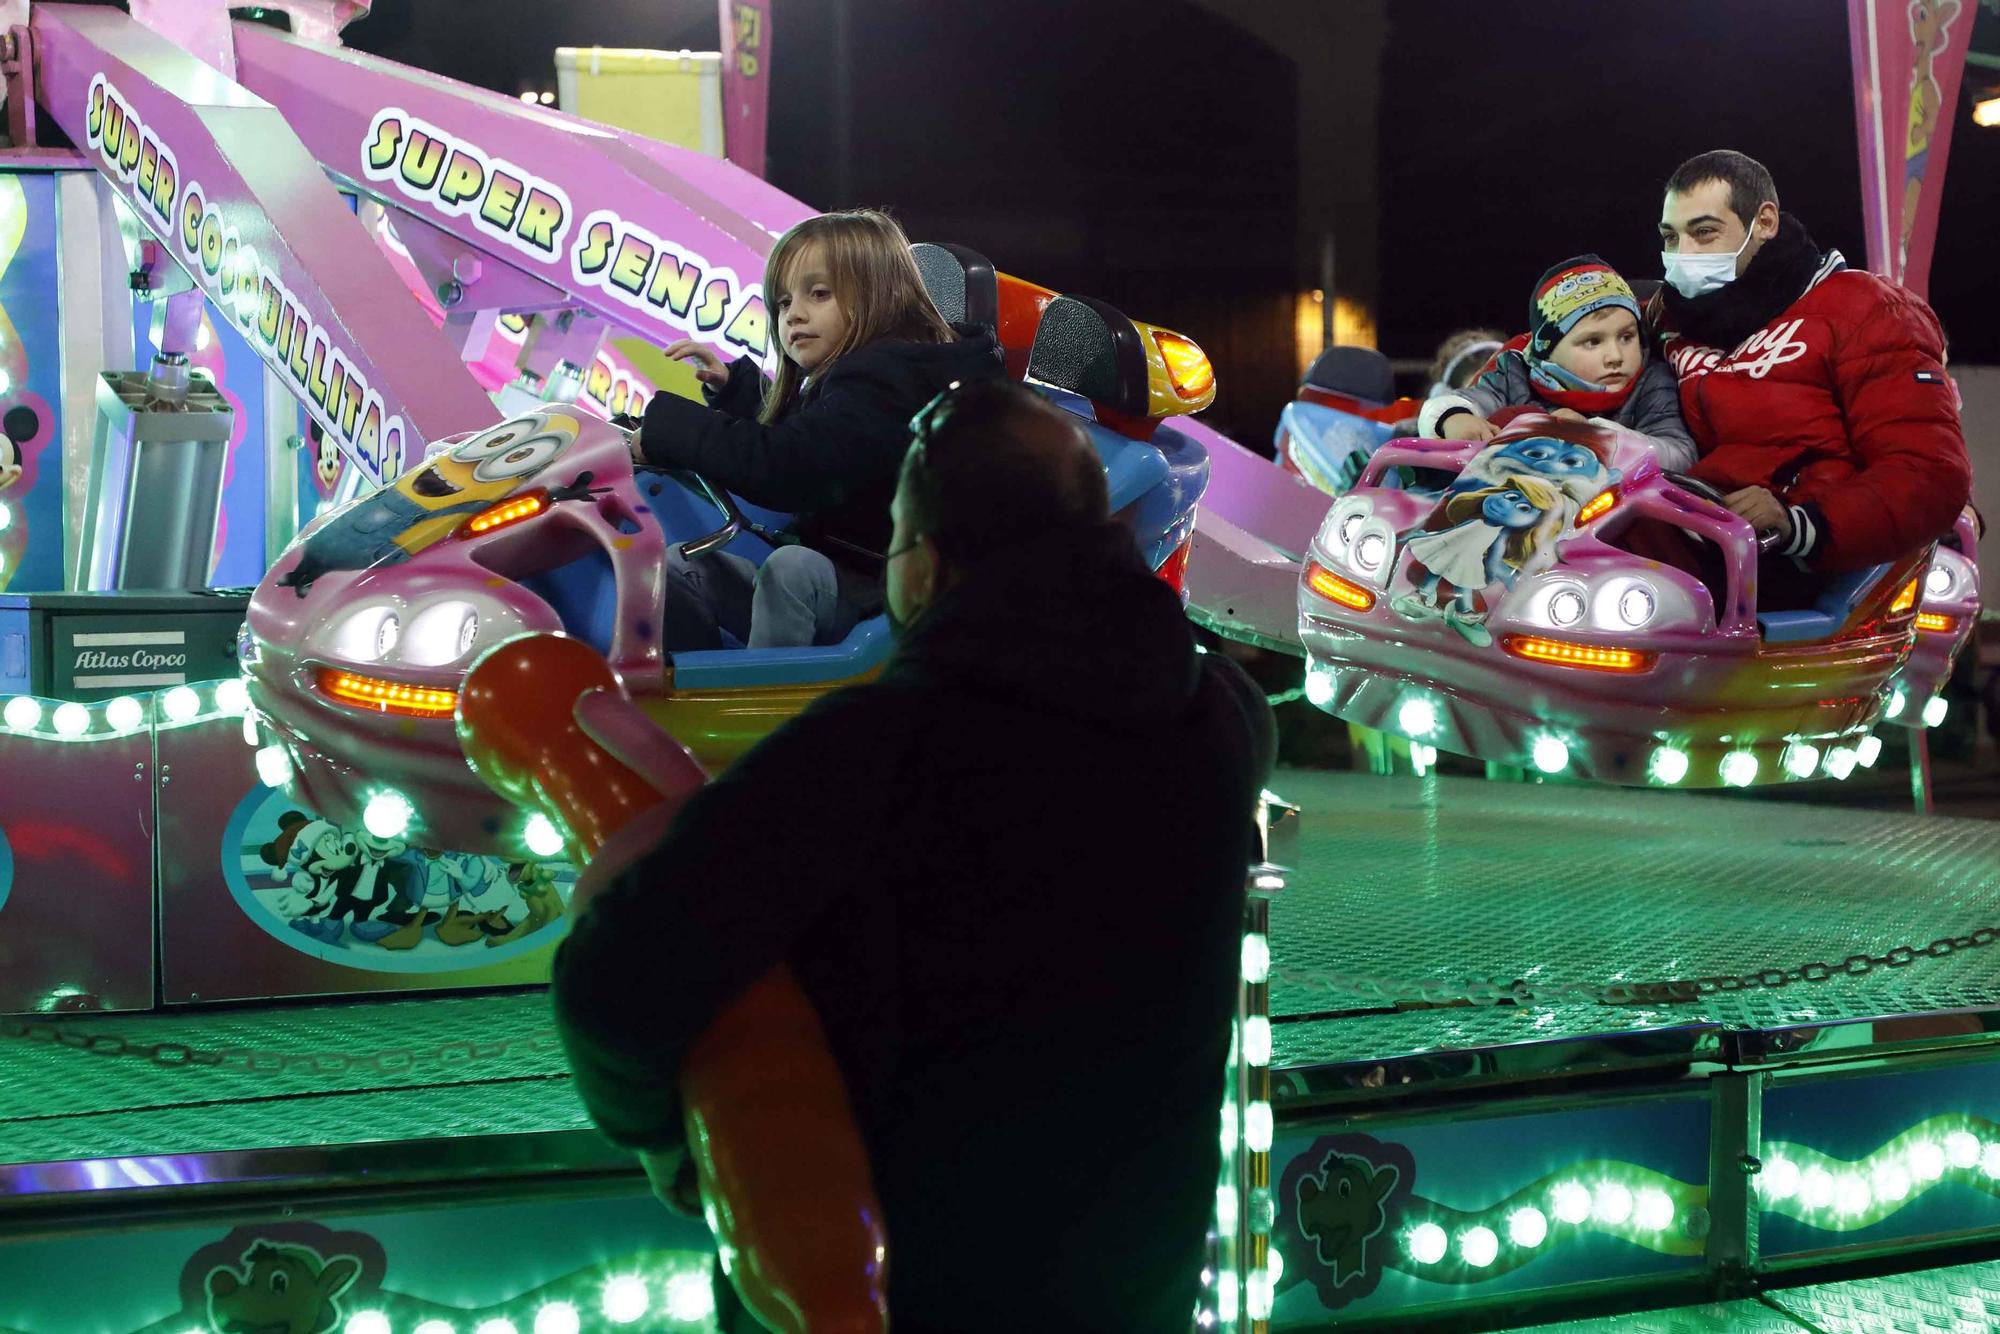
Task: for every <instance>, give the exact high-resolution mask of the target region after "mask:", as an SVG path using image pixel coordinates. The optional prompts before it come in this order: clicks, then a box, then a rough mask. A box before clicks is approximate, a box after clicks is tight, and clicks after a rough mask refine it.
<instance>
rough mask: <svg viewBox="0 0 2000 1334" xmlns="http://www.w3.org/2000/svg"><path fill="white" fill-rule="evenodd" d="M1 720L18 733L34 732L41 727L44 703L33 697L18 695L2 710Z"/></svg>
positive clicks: (0, 711) (0, 713)
mask: <svg viewBox="0 0 2000 1334" xmlns="http://www.w3.org/2000/svg"><path fill="white" fill-rule="evenodd" d="M0 718H4V719H5V720H6V722H7V726H9V727H11V728H13V729H14V730H15V731H16V732H32V731H34V730H35V728H36V727H38V726H40V725H41V721H42V702H41V701H40V700H38V699H36V698H35V697H34V696H33V695H16V696H14V698H12V699H10V700H8V701H7V707H6V708H4V709H0Z"/></svg>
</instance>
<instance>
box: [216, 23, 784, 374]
mask: <svg viewBox="0 0 2000 1334" xmlns="http://www.w3.org/2000/svg"><path fill="white" fill-rule="evenodd" d="M236 65H237V71H238V74H237V77H238V78H240V79H241V80H242V82H243V85H244V86H245V87H246V88H249V89H250V90H251V91H253V92H255V93H257V94H258V95H259V96H261V97H264V98H266V99H268V100H269V101H270V102H271V104H272V105H273V106H276V107H277V108H279V109H280V110H281V111H283V112H284V113H285V118H286V120H287V121H289V122H290V123H291V125H292V126H294V127H295V128H296V129H297V131H298V133H299V135H300V137H301V138H302V139H303V140H304V142H305V144H306V147H307V148H308V149H309V150H311V152H312V154H313V155H314V156H315V157H316V158H318V159H319V161H320V163H321V164H322V165H323V166H324V167H325V168H326V170H327V171H329V172H331V173H333V174H334V175H336V176H339V177H343V178H345V179H346V180H348V181H351V182H352V183H353V184H354V185H355V187H356V188H358V189H361V190H365V191H367V192H369V193H370V194H372V195H374V196H375V197H377V198H379V199H381V200H382V201H383V202H384V203H386V204H388V205H389V206H391V207H393V208H396V209H400V210H403V211H405V212H408V213H410V214H413V215H414V216H416V217H419V218H422V219H424V220H425V221H426V222H429V223H432V224H434V225H436V226H437V227H440V228H443V229H444V230H446V231H449V232H450V233H452V234H453V235H454V236H456V237H458V238H459V239H460V240H462V241H464V242H466V243H467V244H469V245H474V246H477V247H478V248H479V249H481V250H482V251H484V252H485V253H486V254H488V255H490V256H492V257H493V258H494V260H495V261H496V262H499V263H504V264H507V265H510V266H513V267H515V268H517V269H519V270H521V271H522V272H525V273H529V274H532V275H534V276H535V277H537V278H540V279H542V280H543V281H544V282H547V283H549V284H551V285H552V286H555V287H558V288H560V289H562V290H563V291H564V292H566V293H569V294H570V295H571V296H572V297H573V298H574V299H575V300H576V302H577V303H578V304H580V305H583V306H585V307H587V308H588V309H590V310H591V311H592V312H593V313H595V314H597V315H599V316H601V317H603V318H604V319H606V320H609V321H611V322H612V323H613V324H616V325H620V326H623V327H625V328H628V329H631V330H633V331H634V332H636V333H638V334H640V335H641V336H643V337H646V338H649V339H651V340H652V341H654V342H657V343H665V342H670V341H672V340H674V339H678V338H688V337H692V338H696V339H700V340H702V341H704V342H708V343H711V344H713V345H714V346H716V347H717V348H718V349H721V350H724V351H725V352H726V353H742V352H751V353H756V354H758V355H762V354H763V353H764V351H765V349H766V346H767V343H768V335H769V329H768V323H769V322H768V317H767V315H766V313H765V310H764V305H763V293H762V277H763V267H764V256H765V255H766V254H767V253H768V252H769V250H770V247H771V243H772V240H773V239H774V238H775V237H776V236H777V234H778V233H779V232H781V231H783V230H784V229H785V228H787V227H789V226H791V225H792V224H793V223H795V222H798V221H799V220H800V219H802V218H805V217H808V216H810V215H811V214H812V212H813V210H812V209H810V208H808V207H807V206H806V205H805V204H802V203H800V202H799V201H798V200H796V199H793V198H791V197H790V196H789V195H786V194H784V193H783V192H782V191H780V190H777V189H775V188H773V187H772V186H770V185H769V184H767V183H765V182H764V181H761V180H759V179H758V178H757V177H755V176H753V175H751V174H750V173H749V172H746V171H744V170H742V169H741V168H739V167H736V166H734V165H733V164H731V163H728V162H721V161H717V160H716V159H713V158H709V157H705V156H703V155H702V154H700V153H695V152H692V151H689V150H686V149H679V148H674V147H671V146H669V145H666V144H659V143H654V142H651V141H649V140H645V139H642V138H640V137H639V136H637V135H632V134H628V133H626V132H624V131H621V130H615V129H612V128H610V127H608V126H603V125H597V124H593V123H591V122H589V121H584V120H579V119H577V118H575V117H572V116H565V115H563V114H561V113H560V112H555V111H550V110H547V109H545V108H541V107H528V106H525V105H523V104H522V103H521V102H519V101H517V100H516V99H514V98H510V97H503V96H501V95H500V94H498V93H491V92H487V91H485V90H482V89H477V88H470V87H467V86H465V85H463V84H458V83H453V82H451V81H450V80H447V79H441V78H438V77H437V76H435V75H431V74H425V73H422V72H420V71H417V70H412V69H409V68H407V67H405V66H402V65H398V64H396V63H394V62H393V61H387V60H382V59H379V58H377V57H374V56H369V55H364V54H362V53H360V52H355V51H347V50H335V49H327V48H323V47H318V46H314V45H311V44H309V43H306V42H301V41H298V40H296V39H294V38H291V37H288V36H286V35H285V34H283V33H280V32H277V31H275V30H273V29H270V28H266V27H263V26H260V25H255V24H247V23H239V24H237V25H236ZM466 295H467V300H468V301H469V302H470V303H471V304H474V305H484V304H487V303H486V302H485V301H484V300H483V299H482V298H481V295H480V293H479V292H478V291H477V290H476V288H475V289H472V290H469V291H468V292H467V294H466Z"/></svg>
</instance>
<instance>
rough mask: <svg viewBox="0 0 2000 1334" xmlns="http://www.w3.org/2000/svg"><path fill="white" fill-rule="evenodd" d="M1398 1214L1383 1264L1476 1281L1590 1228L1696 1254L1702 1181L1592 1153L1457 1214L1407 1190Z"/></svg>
mask: <svg viewBox="0 0 2000 1334" xmlns="http://www.w3.org/2000/svg"><path fill="white" fill-rule="evenodd" d="M1402 1213H1403V1218H1402V1226H1401V1228H1400V1229H1399V1230H1398V1232H1397V1234H1396V1240H1395V1245H1394V1246H1393V1247H1392V1248H1391V1251H1390V1258H1389V1260H1388V1264H1389V1267H1390V1268H1392V1269H1400V1270H1402V1271H1403V1272H1404V1273H1407V1274H1411V1275H1414V1276H1416V1277H1418V1278H1424V1279H1429V1280H1431V1281H1432V1282H1435V1283H1456V1284H1465V1283H1481V1282H1484V1281H1485V1280H1487V1279H1491V1278H1498V1277H1499V1276H1500V1275H1502V1274H1508V1273H1512V1272H1513V1271H1514V1270H1516V1269H1519V1268H1520V1267H1521V1266H1522V1265H1525V1264H1527V1263H1529V1262H1530V1261H1532V1260H1534V1259H1535V1258H1536V1257H1537V1256H1540V1255H1544V1254H1546V1253H1548V1252H1549V1251H1552V1250H1554V1249H1556V1248H1557V1247H1558V1246H1561V1245H1564V1244H1565V1243H1567V1242H1570V1241H1573V1240H1576V1239H1577V1238H1579V1237H1584V1236H1591V1235H1598V1236H1609V1237H1617V1238H1619V1239H1621V1240H1623V1241H1627V1242H1630V1243H1631V1244H1632V1245H1634V1246H1642V1247H1644V1248H1645V1249H1647V1250H1649V1251H1655V1252H1657V1253H1659V1254H1661V1255H1683V1256H1696V1255H1700V1254H1701V1253H1702V1248H1703V1244H1704V1239H1705V1238H1706V1237H1707V1236H1708V1187H1707V1186H1706V1185H1705V1184H1704V1185H1689V1184H1687V1183H1686V1182H1683V1181H1676V1180H1675V1179H1674V1178H1672V1177H1670V1176H1666V1175H1664V1174H1663V1173H1660V1172H1655V1171H1653V1170H1652V1169H1650V1168H1645V1167H1639V1166H1636V1165H1634V1164H1632V1163H1621V1162H1615V1161H1610V1160H1594V1161H1588V1162H1581V1163H1576V1164H1574V1165H1573V1166H1570V1167H1567V1168H1564V1169H1563V1170H1561V1171H1559V1172H1551V1173H1549V1175H1547V1176H1545V1177H1543V1178H1542V1179H1541V1180H1540V1181H1537V1182H1535V1183H1534V1184H1533V1185H1530V1186H1527V1187H1525V1188H1523V1189H1521V1190H1518V1191H1516V1192H1515V1193H1514V1194H1512V1195H1510V1196H1508V1197H1507V1198H1506V1199H1504V1200H1502V1201H1500V1203H1498V1204H1496V1205H1493V1206H1492V1207H1491V1208H1487V1209H1481V1210H1473V1211H1465V1210H1459V1209H1453V1208H1451V1207H1450V1206H1448V1205H1443V1204H1438V1203H1436V1202H1434V1201H1431V1200H1426V1199H1424V1198H1422V1197H1421V1196H1413V1197H1412V1198H1411V1199H1410V1201H1409V1203H1407V1204H1406V1205H1404V1206H1403V1211H1402Z"/></svg>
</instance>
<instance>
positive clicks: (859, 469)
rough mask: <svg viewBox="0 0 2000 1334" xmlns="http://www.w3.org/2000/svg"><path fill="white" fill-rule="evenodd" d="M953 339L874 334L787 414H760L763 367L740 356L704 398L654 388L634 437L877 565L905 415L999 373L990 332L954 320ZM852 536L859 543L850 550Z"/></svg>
mask: <svg viewBox="0 0 2000 1334" xmlns="http://www.w3.org/2000/svg"><path fill="white" fill-rule="evenodd" d="M957 331H958V334H959V337H958V339H957V341H955V342H950V343H916V342H910V341H908V340H905V339H900V338H878V339H876V340H875V341H874V342H872V343H868V344H866V345H864V346H862V347H858V348H855V349H854V350H853V351H852V352H849V353H847V354H846V355H845V356H843V357H841V358H840V359H839V360H837V361H835V362H834V363H833V365H832V366H831V367H830V368H828V370H827V372H826V374H825V375H824V376H822V377H816V378H815V379H814V380H813V381H812V382H811V383H809V384H808V385H807V386H806V389H805V392H804V393H803V394H802V395H801V396H800V399H799V403H798V406H797V407H796V408H795V409H793V411H792V413H791V415H790V416H788V417H786V418H785V419H784V420H783V421H781V422H774V423H772V424H771V425H769V426H766V425H764V424H763V423H761V422H759V421H758V420H757V412H758V409H759V408H760V407H761V406H762V403H763V398H764V377H763V375H762V373H761V372H759V371H758V369H757V363H756V362H755V361H753V360H752V359H751V358H749V357H739V358H737V360H736V361H735V362H734V363H733V364H732V365H731V366H730V368H729V381H728V383H727V384H725V385H723V386H722V388H721V389H719V390H716V391H715V392H714V393H712V394H711V395H710V396H709V401H710V403H711V404H712V405H713V406H711V407H704V406H702V405H701V404H699V403H696V402H695V401H693V400H692V399H688V398H682V397H681V396H680V395H678V394H669V393H659V394H655V395H653V399H652V401H651V402H650V403H648V404H647V405H646V417H645V425H644V427H643V429H641V431H640V433H639V440H640V443H641V446H642V447H643V448H644V450H645V453H646V457H647V459H648V460H650V461H651V462H654V463H657V464H661V465H663V466H666V467H670V468H692V469H693V470H694V471H696V472H698V473H701V474H702V475H703V476H705V477H707V478H708V479H709V480H710V481H712V482H714V483H716V484H717V485H718V486H722V487H724V488H726V489H728V490H730V491H733V492H735V493H736V494H737V495H739V496H741V497H742V498H743V499H745V500H747V501H749V502H750V503H751V504H753V505H761V506H763V507H764V508H766V509H774V510H783V511H785V512H787V513H790V514H793V515H795V516H796V517H795V518H794V519H793V521H792V525H791V528H792V531H793V532H794V533H796V534H798V536H799V537H800V538H801V539H802V540H803V541H804V542H805V544H806V545H807V546H810V547H813V548H814V549H816V550H819V551H823V552H824V553H825V554H827V555H828V556H831V557H833V558H834V559H835V560H838V561H840V562H842V563H843V564H846V565H850V566H854V567H856V568H858V569H861V570H863V571H865V572H867V573H871V574H872V573H874V572H876V570H877V568H878V567H879V560H870V559H868V557H867V556H866V555H864V554H863V553H867V552H872V553H874V555H875V556H876V557H878V558H879V557H880V556H881V555H882V554H883V553H884V552H886V551H887V550H888V549H889V526H890V525H889V501H890V499H891V498H892V497H894V496H895V494H896V476H897V472H898V470H899V469H900V468H901V467H902V463H903V454H904V451H906V450H907V449H908V448H909V446H910V417H911V416H912V414H914V413H915V412H916V410H917V409H918V408H921V407H922V406H923V405H924V404H926V403H928V402H930V400H931V399H933V398H935V397H936V396H937V394H938V393H939V391H941V390H942V389H944V388H945V386H947V385H949V384H950V383H951V382H952V381H953V380H970V379H974V378H977V377H979V376H984V375H997V374H999V373H1000V371H1001V369H1002V366H1001V361H1000V346H999V344H998V343H997V342H995V341H994V338H993V335H992V333H991V332H989V331H987V330H985V329H975V328H973V327H972V326H970V325H959V326H957ZM857 548H858V550H857Z"/></svg>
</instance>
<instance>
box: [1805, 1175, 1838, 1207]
mask: <svg viewBox="0 0 2000 1334" xmlns="http://www.w3.org/2000/svg"><path fill="white" fill-rule="evenodd" d="M1835 1189H1836V1188H1835V1186H1834V1181H1833V1173H1831V1172H1829V1171H1827V1170H1826V1169H1825V1168H1824V1167H1808V1168H1807V1169H1806V1171H1805V1175H1804V1176H1802V1177H1800V1178H1799V1198H1800V1199H1802V1200H1804V1201H1805V1203H1806V1207H1807V1208H1809V1209H1824V1208H1826V1207H1827V1206H1828V1205H1829V1204H1832V1203H1833V1196H1834V1191H1835Z"/></svg>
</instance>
